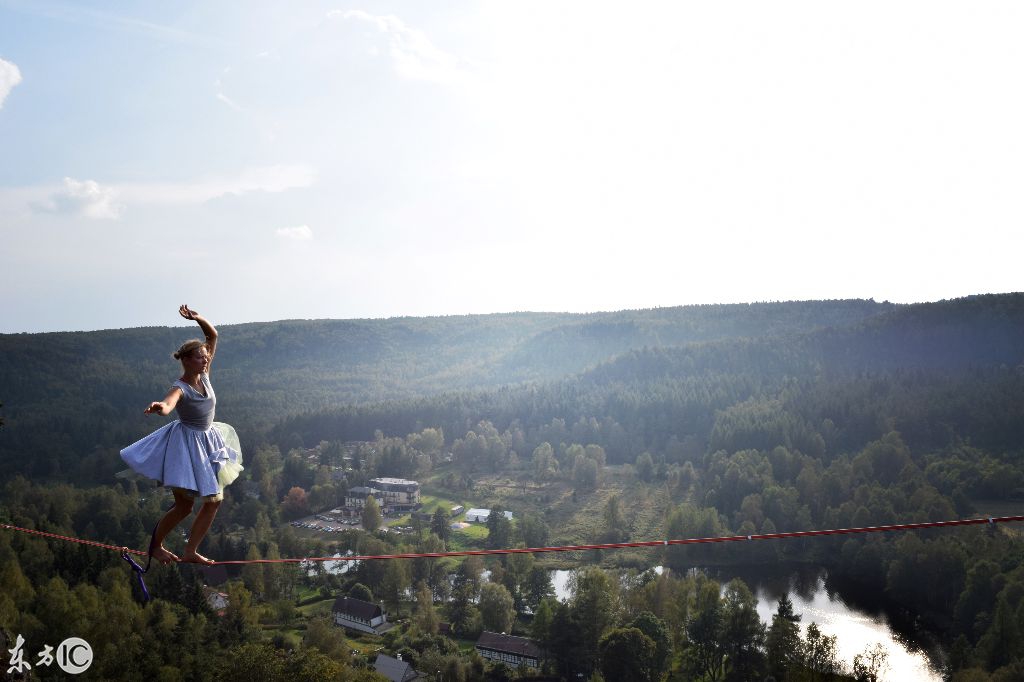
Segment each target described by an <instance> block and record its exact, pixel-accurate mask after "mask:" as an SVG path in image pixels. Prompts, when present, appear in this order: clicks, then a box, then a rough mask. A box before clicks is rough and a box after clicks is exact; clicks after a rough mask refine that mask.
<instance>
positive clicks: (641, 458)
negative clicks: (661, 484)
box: [635, 452, 654, 483]
mask: <svg viewBox="0 0 1024 682" xmlns="http://www.w3.org/2000/svg"><path fill="white" fill-rule="evenodd" d="M635 466H636V477H637V478H639V479H640V480H641V481H643V482H644V483H650V482H651V481H652V480H654V459H653V458H652V457H651V453H649V452H642V453H640V454H639V455H637V458H636V465H635Z"/></svg>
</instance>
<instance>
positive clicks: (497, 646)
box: [476, 631, 541, 659]
mask: <svg viewBox="0 0 1024 682" xmlns="http://www.w3.org/2000/svg"><path fill="white" fill-rule="evenodd" d="M476 645H477V647H479V648H482V649H490V650H492V651H504V652H505V653H509V654H518V655H519V656H528V657H530V658H538V659H539V658H540V657H541V651H540V647H538V646H537V645H536V644H534V643H533V641H531V640H529V639H526V638H525V637H515V636H513V635H503V634H501V633H498V632H487V631H484V632H483V633H481V634H480V639H478V640H476Z"/></svg>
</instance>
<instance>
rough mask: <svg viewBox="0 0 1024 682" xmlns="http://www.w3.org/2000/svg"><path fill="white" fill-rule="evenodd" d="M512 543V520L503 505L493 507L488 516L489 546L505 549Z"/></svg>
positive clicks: (489, 547)
mask: <svg viewBox="0 0 1024 682" xmlns="http://www.w3.org/2000/svg"><path fill="white" fill-rule="evenodd" d="M511 544H512V522H511V521H509V520H508V518H506V516H505V511H504V510H503V509H502V508H501V507H495V508H494V509H491V513H490V514H489V515H488V516H487V548H488V549H505V548H507V547H509V546H511Z"/></svg>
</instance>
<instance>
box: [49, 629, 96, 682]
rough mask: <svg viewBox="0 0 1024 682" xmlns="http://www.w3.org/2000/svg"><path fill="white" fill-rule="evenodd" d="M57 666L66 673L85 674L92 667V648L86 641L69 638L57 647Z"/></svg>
mask: <svg viewBox="0 0 1024 682" xmlns="http://www.w3.org/2000/svg"><path fill="white" fill-rule="evenodd" d="M57 665H59V666H60V669H61V670H63V671H64V672H66V673H71V674H72V675H77V674H78V673H84V672H85V671H86V670H88V669H89V666H90V665H92V647H91V646H89V643H88V642H87V641H85V640H84V639H81V638H79V637H68V638H67V639H65V640H64V641H63V642H61V643H60V646H59V647H57Z"/></svg>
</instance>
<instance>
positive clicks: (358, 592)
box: [348, 583, 373, 602]
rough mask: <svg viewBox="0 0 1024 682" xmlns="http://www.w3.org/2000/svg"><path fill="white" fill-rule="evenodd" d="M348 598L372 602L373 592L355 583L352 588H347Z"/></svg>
mask: <svg viewBox="0 0 1024 682" xmlns="http://www.w3.org/2000/svg"><path fill="white" fill-rule="evenodd" d="M348 596H350V597H352V598H353V599H359V600H360V601H368V602H372V601H373V592H371V591H370V588H369V587H367V586H366V585H364V584H362V583H356V584H355V585H353V586H352V587H350V588H348Z"/></svg>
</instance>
